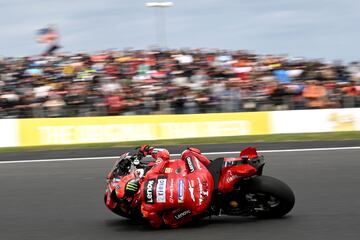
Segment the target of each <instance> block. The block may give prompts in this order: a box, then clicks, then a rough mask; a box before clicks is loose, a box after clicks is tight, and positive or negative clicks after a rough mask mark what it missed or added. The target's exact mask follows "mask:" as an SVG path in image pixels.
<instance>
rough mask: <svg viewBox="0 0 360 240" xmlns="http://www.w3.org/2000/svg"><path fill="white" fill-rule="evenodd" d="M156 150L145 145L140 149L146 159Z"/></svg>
mask: <svg viewBox="0 0 360 240" xmlns="http://www.w3.org/2000/svg"><path fill="white" fill-rule="evenodd" d="M153 149H154V148H153V147H150V146H149V145H147V144H145V145H142V146H141V147H140V149H139V153H140V154H141V155H142V156H143V157H145V156H147V155H149V154H151V151H152V150H153Z"/></svg>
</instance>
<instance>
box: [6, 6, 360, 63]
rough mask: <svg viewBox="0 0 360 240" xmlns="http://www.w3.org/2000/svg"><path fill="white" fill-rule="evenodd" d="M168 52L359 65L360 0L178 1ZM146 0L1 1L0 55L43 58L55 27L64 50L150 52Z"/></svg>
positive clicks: (151, 17)
mask: <svg viewBox="0 0 360 240" xmlns="http://www.w3.org/2000/svg"><path fill="white" fill-rule="evenodd" d="M173 2H174V4H175V6H174V7H172V8H167V9H166V20H167V21H166V26H167V31H166V32H167V46H168V47H170V48H179V47H191V48H195V47H207V48H221V49H248V50H252V51H254V52H256V53H259V54H283V53H288V54H290V55H291V56H294V57H297V56H304V57H307V58H325V59H327V60H334V59H344V60H346V61H352V60H360V57H359V56H360V45H359V42H360V31H359V27H358V25H359V23H360V14H359V12H360V1H359V0H248V1H243V0H174V1H173ZM145 3H146V1H143V0H97V1H94V0H0V55H2V56H22V55H31V54H38V53H40V52H41V51H42V50H43V49H44V46H43V45H41V44H38V43H36V41H35V40H34V36H35V31H36V30H37V29H39V28H42V27H45V26H47V25H48V24H56V25H57V27H58V29H59V30H60V34H61V37H62V38H61V45H62V46H63V50H64V51H71V52H74V51H76V52H78V51H91V52H93V51H97V50H103V49H112V48H116V49H123V48H125V47H134V48H138V49H139V48H142V49H143V48H146V47H148V46H150V45H154V44H155V43H156V38H155V14H154V9H150V8H146V7H145V6H144V4H145Z"/></svg>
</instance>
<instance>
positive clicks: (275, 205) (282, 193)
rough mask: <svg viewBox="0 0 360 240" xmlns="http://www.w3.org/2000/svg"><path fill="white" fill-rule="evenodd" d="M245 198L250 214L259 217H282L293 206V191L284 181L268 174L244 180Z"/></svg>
mask: <svg viewBox="0 0 360 240" xmlns="http://www.w3.org/2000/svg"><path fill="white" fill-rule="evenodd" d="M244 187H246V190H245V199H246V201H247V203H248V204H249V206H250V208H251V215H253V216H256V217H259V218H278V217H282V216H284V215H285V214H287V213H288V212H290V210H291V209H292V208H293V207H294V204H295V196H294V193H293V191H292V190H291V189H290V187H289V186H288V185H286V184H285V183H284V182H282V181H280V180H278V179H276V178H273V177H269V176H258V177H254V178H251V179H249V180H247V181H246V185H245V186H244Z"/></svg>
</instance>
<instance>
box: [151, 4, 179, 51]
mask: <svg viewBox="0 0 360 240" xmlns="http://www.w3.org/2000/svg"><path fill="white" fill-rule="evenodd" d="M145 6H146V7H152V8H154V10H155V11H154V14H155V35H156V44H157V45H158V47H160V48H161V47H164V48H165V47H166V45H167V44H166V15H165V10H164V8H167V7H172V6H174V3H172V2H148V3H146V4H145ZM162 8H163V9H162Z"/></svg>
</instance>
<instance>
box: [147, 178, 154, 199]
mask: <svg viewBox="0 0 360 240" xmlns="http://www.w3.org/2000/svg"><path fill="white" fill-rule="evenodd" d="M154 183H155V179H150V180H149V181H147V182H146V183H145V189H144V190H145V193H144V195H145V202H146V203H154V190H153V189H154Z"/></svg>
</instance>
